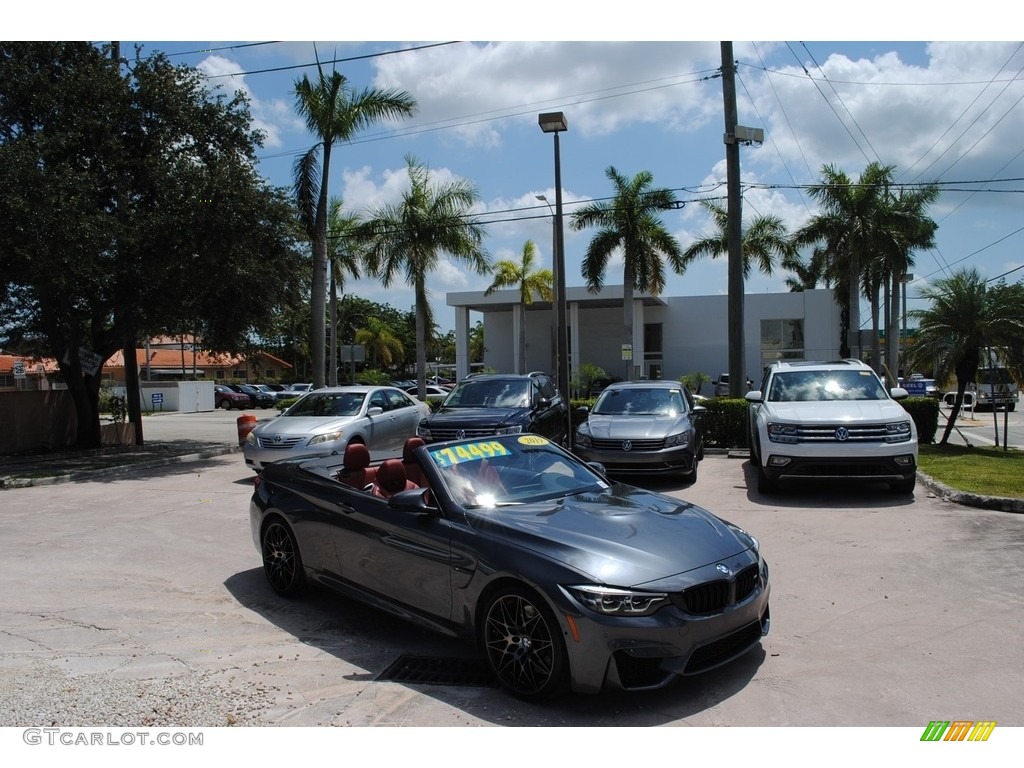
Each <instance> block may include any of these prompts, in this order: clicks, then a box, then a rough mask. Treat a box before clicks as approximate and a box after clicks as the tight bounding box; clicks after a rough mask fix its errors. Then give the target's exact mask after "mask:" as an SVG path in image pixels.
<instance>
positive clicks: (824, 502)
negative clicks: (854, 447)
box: [743, 460, 926, 509]
mask: <svg viewBox="0 0 1024 768" xmlns="http://www.w3.org/2000/svg"><path fill="white" fill-rule="evenodd" d="M743 479H744V482H745V483H746V486H747V499H748V500H749V501H750V503H752V504H757V505H759V506H771V507H794V508H812V507H813V508H822V507H826V508H833V509H863V508H865V507H874V508H878V509H884V508H895V507H905V506H908V505H910V504H913V503H914V495H913V494H909V493H894V492H892V491H891V490H889V484H888V483H882V482H870V481H866V480H864V479H863V478H861V479H851V480H832V479H829V480H808V481H801V482H799V483H785V482H784V483H781V484H780V485H779V489H778V490H777V491H775V492H774V493H761V492H760V491H758V490H757V467H755V466H754V465H753V464H752V463H751V462H750V461H749V460H747V461H745V462H743ZM924 492H926V491H925V489H924V486H921V485H919V486H918V488H917V490H916V491H915V493H924Z"/></svg>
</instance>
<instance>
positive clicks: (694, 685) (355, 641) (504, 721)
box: [224, 568, 767, 727]
mask: <svg viewBox="0 0 1024 768" xmlns="http://www.w3.org/2000/svg"><path fill="white" fill-rule="evenodd" d="M224 586H225V587H226V588H227V590H228V592H230V593H231V595H232V596H233V597H234V598H235V599H236V600H237V601H238V603H239V604H240V605H242V606H243V607H245V608H247V609H248V610H251V611H253V612H254V613H256V614H258V615H259V616H260V617H262V618H263V619H265V620H266V621H268V622H270V623H271V624H273V625H275V626H277V627H279V628H280V629H282V630H283V631H285V632H287V633H288V634H290V635H292V636H293V637H294V638H295V639H296V640H297V641H298V642H300V643H302V644H304V645H308V646H311V647H313V648H316V649H318V650H320V651H323V652H325V653H328V654H330V655H332V656H334V657H336V658H338V659H341V660H342V661H345V662H346V663H348V664H350V665H352V666H353V667H355V668H357V669H361V670H365V671H364V672H353V673H351V674H348V675H345V676H344V678H345V679H346V680H349V681H352V682H353V683H356V684H362V685H365V686H375V685H403V686H406V687H407V688H409V690H412V691H415V692H417V693H419V694H421V695H424V696H429V697H430V698H432V699H434V700H436V701H438V702H442V703H444V704H446V705H448V706H450V707H454V708H457V709H459V710H461V711H463V712H465V713H466V714H468V715H471V716H473V717H475V718H479V719H480V720H484V721H487V722H491V723H494V724H500V725H503V726H509V725H518V726H544V725H549V726H591V727H594V726H597V727H600V726H650V725H663V724H665V723H670V722H674V721H679V720H681V719H685V718H687V717H691V716H693V715H695V714H697V713H700V712H703V711H705V710H707V709H710V708H713V707H715V706H717V705H719V704H721V703H722V702H723V701H725V700H727V699H729V698H731V697H732V696H735V695H736V694H737V693H739V692H740V691H742V690H743V689H744V688H745V687H746V686H747V685H748V684H749V683H750V681H751V680H752V679H753V678H754V676H755V675H756V674H757V672H758V670H759V669H760V667H761V665H762V664H763V663H764V661H765V658H766V656H767V654H766V653H765V651H764V649H763V646H758V647H756V648H754V649H753V650H752V651H750V652H749V653H747V654H745V655H744V656H743V657H741V658H739V659H737V660H735V661H733V662H732V663H730V664H728V665H726V666H725V667H722V668H720V669H717V670H712V671H710V672H706V673H704V674H702V675H699V676H696V677H686V678H682V679H680V680H678V681H677V682H676V683H675V684H673V685H671V686H669V687H668V688H665V689H662V690H657V691H645V692H624V691H608V692H604V693H601V694H599V695H586V694H573V693H569V694H565V695H563V696H560V697H557V698H555V699H553V700H550V701H547V702H543V703H529V702H524V701H521V700H519V699H516V698H515V697H513V696H511V695H510V694H508V693H506V692H505V691H503V690H502V689H500V688H497V687H479V686H473V687H470V686H459V685H429V684H423V683H395V682H391V681H387V682H378V678H379V677H380V676H381V674H382V673H384V672H385V671H386V670H387V669H388V667H389V666H390V665H391V664H392V663H393V662H394V661H396V660H397V659H398V658H399V657H400V656H403V655H410V656H436V657H442V658H459V659H473V660H479V659H480V657H479V655H478V653H477V651H476V649H475V647H473V646H472V645H469V644H467V643H463V642H460V641H458V640H455V639H451V638H447V637H444V636H442V635H439V634H435V633H433V632H431V631H430V630H427V629H424V628H421V627H419V626H417V625H415V624H411V623H409V622H406V621H404V620H402V619H399V618H397V617H394V616H391V615H390V614H388V613H385V612H383V611H379V610H377V609H375V608H371V607H370V606H367V605H364V604H363V603H360V602H358V601H356V600H352V599H349V598H347V597H345V596H343V595H338V594H335V593H334V592H331V591H329V590H327V589H325V588H319V587H313V588H311V589H309V590H307V591H306V592H305V593H304V594H303V595H302V596H300V597H297V598H291V599H286V598H282V597H279V596H278V595H276V594H275V593H274V592H273V591H272V590H271V589H270V587H269V585H268V584H267V583H266V580H265V578H264V576H263V570H262V569H261V568H255V569H252V570H248V571H243V572H240V573H237V574H235V575H234V576H232V577H230V578H229V579H227V580H226V581H225V582H224Z"/></svg>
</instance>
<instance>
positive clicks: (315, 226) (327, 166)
mask: <svg viewBox="0 0 1024 768" xmlns="http://www.w3.org/2000/svg"><path fill="white" fill-rule="evenodd" d="M317 74H318V77H317V79H316V82H313V81H311V80H310V79H309V76H308V75H303V76H302V79H300V80H297V81H296V82H295V108H296V111H297V112H298V113H299V115H300V116H301V117H302V118H303V119H304V120H305V121H306V127H307V128H308V129H309V131H310V132H311V133H313V134H314V135H315V136H316V137H317V139H318V141H317V143H316V144H314V145H313V146H312V147H311V148H310V149H309V151H308V152H306V153H305V154H304V155H302V156H301V157H300V158H299V159H298V160H297V161H296V163H295V168H294V176H295V196H296V199H297V200H298V204H299V210H300V213H301V220H302V225H303V229H304V230H305V232H306V235H307V237H308V238H309V240H310V242H311V243H312V245H313V282H312V291H311V296H312V336H313V338H312V343H311V347H312V350H313V386H314V388H319V387H322V386H323V385H324V350H325V348H326V345H327V334H326V328H325V314H326V313H325V303H326V300H327V261H328V256H327V228H328V225H327V222H328V179H329V178H330V171H331V149H332V148H333V146H334V144H335V143H336V142H339V141H348V140H350V139H351V138H352V137H353V136H355V135H356V133H358V132H359V131H360V130H362V129H363V128H367V127H369V126H372V125H374V124H376V123H379V122H381V121H383V120H389V119H396V118H400V117H408V116H410V115H412V114H413V112H414V111H415V109H416V100H415V99H414V98H413V97H412V96H411V95H409V94H408V93H406V92H405V91H398V90H380V89H371V88H366V89H363V90H360V91H357V90H355V89H354V88H353V87H352V86H351V85H349V82H348V79H347V78H346V77H345V76H344V75H342V74H341V73H340V72H337V71H332V72H331V73H330V74H327V73H325V72H324V70H323V68H322V67H320V66H319V65H318V66H317Z"/></svg>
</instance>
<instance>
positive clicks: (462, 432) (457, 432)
mask: <svg viewBox="0 0 1024 768" xmlns="http://www.w3.org/2000/svg"><path fill="white" fill-rule="evenodd" d="M465 436H466V430H464V429H457V430H455V439H456V440H462V439H463V438H464V437H465Z"/></svg>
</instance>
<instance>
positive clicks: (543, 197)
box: [534, 195, 548, 203]
mask: <svg viewBox="0 0 1024 768" xmlns="http://www.w3.org/2000/svg"><path fill="white" fill-rule="evenodd" d="M534 197H535V198H537V199H538V200H540V201H541V202H542V203H546V202H547V201H548V199H547V197H545V196H544V195H534Z"/></svg>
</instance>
